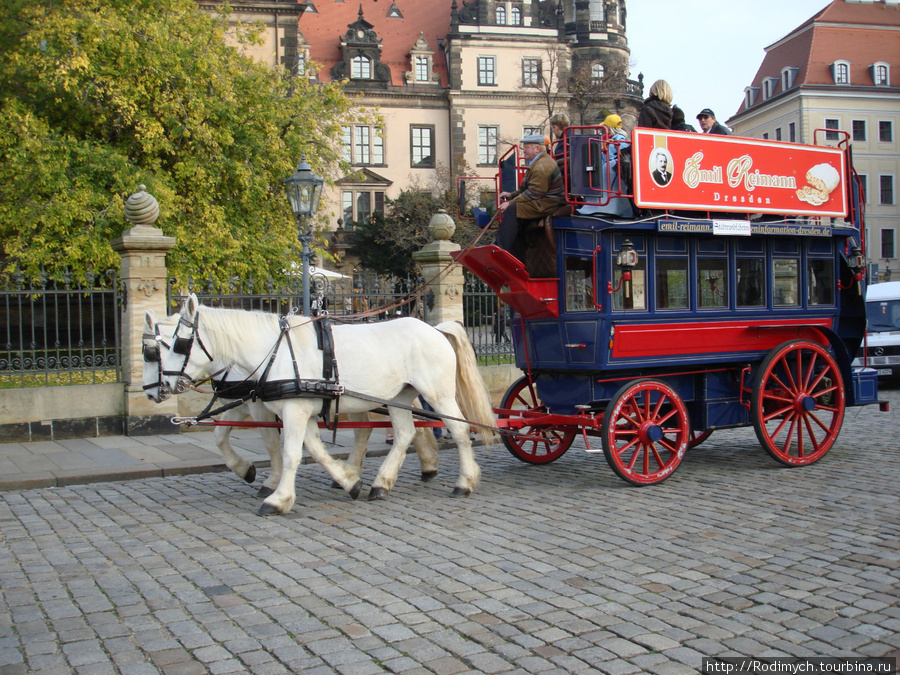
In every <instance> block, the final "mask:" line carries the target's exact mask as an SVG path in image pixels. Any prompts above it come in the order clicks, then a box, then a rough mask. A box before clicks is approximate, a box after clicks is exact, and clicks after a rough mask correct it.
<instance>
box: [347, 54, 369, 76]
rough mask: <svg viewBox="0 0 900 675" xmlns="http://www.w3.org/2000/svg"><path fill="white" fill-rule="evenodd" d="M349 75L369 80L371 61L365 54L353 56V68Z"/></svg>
mask: <svg viewBox="0 0 900 675" xmlns="http://www.w3.org/2000/svg"><path fill="white" fill-rule="evenodd" d="M350 77H353V78H355V79H358V80H369V79H371V78H372V61H370V60H369V57H367V56H354V57H353V69H352V71H351V74H350Z"/></svg>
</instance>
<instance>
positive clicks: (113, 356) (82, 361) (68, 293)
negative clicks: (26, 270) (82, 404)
mask: <svg viewBox="0 0 900 675" xmlns="http://www.w3.org/2000/svg"><path fill="white" fill-rule="evenodd" d="M120 313H121V294H120V290H119V283H118V277H117V276H116V273H115V272H114V271H109V272H107V273H106V274H104V275H88V276H87V278H86V279H85V281H84V282H83V283H82V282H79V281H76V280H75V279H74V276H73V275H70V274H66V275H63V277H62V279H61V280H52V279H50V278H48V277H46V276H44V277H42V278H40V279H38V280H37V281H35V282H30V281H27V280H26V278H25V277H24V275H22V274H11V275H9V276H8V277H3V278H0V388H18V387H42V386H52V385H69V384H98V383H103V382H118V381H119V377H120V369H119V364H120V358H119V317H120Z"/></svg>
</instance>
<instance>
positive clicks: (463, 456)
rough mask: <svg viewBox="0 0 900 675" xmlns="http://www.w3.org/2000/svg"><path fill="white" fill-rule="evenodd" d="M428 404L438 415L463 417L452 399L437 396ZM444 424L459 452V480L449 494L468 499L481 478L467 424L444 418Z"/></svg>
mask: <svg viewBox="0 0 900 675" xmlns="http://www.w3.org/2000/svg"><path fill="white" fill-rule="evenodd" d="M428 402H429V403H430V404H431V406H432V407H433V408H434V409H435V410H436V411H437V413H438V414H439V415H448V416H449V417H456V418H462V417H463V414H462V411H461V410H460V409H459V406H458V405H457V404H456V401H455V399H453V398H450V397H448V396H446V395H441V394H438V395H436V396H435V397H433V398H429V399H428ZM444 424H445V425H447V429H449V431H450V435H451V436H452V437H453V442H454V443H456V449H457V451H458V452H459V478H457V480H456V487H454V488H453V492H452V493H451V494H452V496H453V497H468V496H469V495H470V494H472V491H473V490H474V489H475V488H476V487H478V481H479V480H480V478H481V468H480V467H479V466H478V463H477V462H476V461H475V451H474V450H473V449H472V440H471V438H469V424H468V423H467V422H464V421H458V420H453V419H447V418H444Z"/></svg>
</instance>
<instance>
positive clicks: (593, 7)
mask: <svg viewBox="0 0 900 675" xmlns="http://www.w3.org/2000/svg"><path fill="white" fill-rule="evenodd" d="M573 4H574V3H573ZM588 19H590V20H591V21H606V0H590V4H589V6H588Z"/></svg>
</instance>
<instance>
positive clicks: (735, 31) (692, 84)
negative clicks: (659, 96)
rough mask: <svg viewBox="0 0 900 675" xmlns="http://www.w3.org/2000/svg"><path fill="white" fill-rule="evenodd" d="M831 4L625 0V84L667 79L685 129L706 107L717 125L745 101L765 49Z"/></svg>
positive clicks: (813, 0)
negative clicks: (627, 64) (639, 79)
mask: <svg viewBox="0 0 900 675" xmlns="http://www.w3.org/2000/svg"><path fill="white" fill-rule="evenodd" d="M830 2H831V0H754V1H753V2H742V1H739V0H629V2H628V4H627V8H628V19H627V21H628V24H627V35H628V46H629V48H630V49H631V79H633V80H636V79H637V76H638V73H643V74H644V96H645V97H646V96H649V95H650V85H651V84H653V82H655V81H656V80H666V81H667V82H668V83H669V84H670V85H671V86H672V90H673V92H674V93H675V99H674V101H673V102H674V103H675V104H677V105H678V106H680V107H681V108H682V109H683V110H684V112H685V117H686V118H687V121H688V123H690V124H693V125H694V128H695V129H697V131H700V126H699V124H698V123H697V119H696V117H697V113H699V112H700V111H701V110H702V109H703V108H712V110H713V112H715V114H716V119H717V120H718V121H719V122H722V123H723V124H724V123H725V121H726V120H727V119H728V118H729V117H731V116H732V115H734V114H735V113H736V112H737V110H738V108H739V107H740V105H741V101H743V98H744V87H747V86H749V85H750V84H751V82H752V81H753V76H754V75H756V71H757V70H759V66H760V65H761V64H762V61H763V58H764V57H765V48H766V47H768V46H769V45H771V44H772V43H773V42H776V41H777V40H780V39H781V38H782V37H784V36H785V35H787V34H788V33H789V32H791V31H792V30H794V29H795V28H796V27H797V26H799V25H800V24H802V23H804V22H805V21H806V20H807V19H809V18H810V17H812V16H813V15H814V14H816V13H817V12H818V11H819V10H821V9H823V8H825V7H827V6H828V5H829V4H830Z"/></svg>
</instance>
